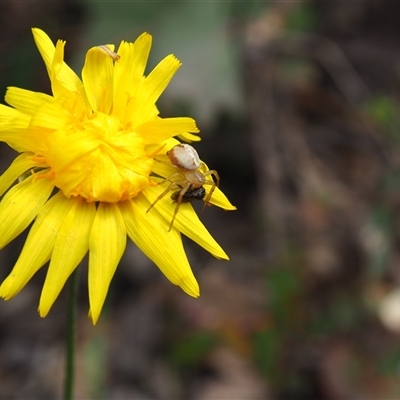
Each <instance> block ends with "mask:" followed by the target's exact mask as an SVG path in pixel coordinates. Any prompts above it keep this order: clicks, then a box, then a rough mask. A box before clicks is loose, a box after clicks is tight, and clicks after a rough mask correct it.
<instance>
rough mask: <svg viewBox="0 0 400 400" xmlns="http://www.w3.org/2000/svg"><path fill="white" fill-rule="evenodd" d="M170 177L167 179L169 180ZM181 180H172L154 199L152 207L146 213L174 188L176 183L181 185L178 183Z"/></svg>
mask: <svg viewBox="0 0 400 400" xmlns="http://www.w3.org/2000/svg"><path fill="white" fill-rule="evenodd" d="M167 180H168V179H166V181H167ZM178 182H179V181H177V182H171V183H170V184H169V185H168V187H167V188H166V189H165V190H164V191H163V192H162V193H161V194H160V195H159V196H158V197H157V198H156V199H155V200H154V201H153V203H152V204H151V205H150V207H149V208H148V209H147V211H146V213H148V212H149V211H150V210H151V209H152V208H153V207H154V206H155V205H156V204H157V203H158V202H159V201H160V200H161V199H162V198H163V197H164V196H165V195H166V194H167V193H168V192H170V191H171V190H173V187H174V185H176V186H177V187H179V184H178Z"/></svg>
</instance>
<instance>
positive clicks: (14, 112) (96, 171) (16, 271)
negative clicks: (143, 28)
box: [0, 28, 235, 323]
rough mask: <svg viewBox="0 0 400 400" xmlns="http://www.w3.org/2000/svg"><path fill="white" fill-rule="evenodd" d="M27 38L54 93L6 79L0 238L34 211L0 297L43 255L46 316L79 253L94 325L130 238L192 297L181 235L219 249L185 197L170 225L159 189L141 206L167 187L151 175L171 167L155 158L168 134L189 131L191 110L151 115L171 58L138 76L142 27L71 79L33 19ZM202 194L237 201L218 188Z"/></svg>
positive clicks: (167, 143) (145, 37) (169, 209)
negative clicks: (6, 152)
mask: <svg viewBox="0 0 400 400" xmlns="http://www.w3.org/2000/svg"><path fill="white" fill-rule="evenodd" d="M33 36H34V39H35V42H36V45H37V47H38V49H39V52H40V54H41V55H42V57H43V60H44V62H45V64H46V68H47V71H48V74H49V77H50V81H51V88H52V92H53V95H52V96H50V95H47V94H43V93H37V92H32V91H29V90H25V89H20V88H16V87H10V88H8V90H7V93H6V96H5V100H6V102H7V103H8V104H9V105H10V106H5V105H2V104H0V140H1V141H4V142H6V143H7V144H8V145H9V146H11V147H12V148H13V149H14V150H16V151H17V152H18V153H20V154H19V155H18V157H17V158H16V159H15V160H14V161H13V163H12V164H11V165H10V167H9V168H8V169H7V170H6V171H5V172H4V173H3V175H1V177H0V195H3V194H4V196H3V199H2V201H1V203H0V232H1V235H0V248H2V247H4V246H5V245H7V244H8V243H9V242H11V241H12V240H13V239H14V238H15V237H16V236H18V235H19V234H20V233H21V232H22V231H23V230H25V229H26V228H27V227H28V225H29V224H30V223H31V222H32V221H34V222H33V224H32V227H31V228H30V231H29V234H28V237H27V239H26V242H25V245H24V247H23V249H22V251H21V254H20V256H19V258H18V260H17V262H16V264H15V266H14V268H13V269H12V271H11V273H10V274H9V276H8V277H7V278H6V279H5V280H4V282H3V283H2V285H1V286H0V296H1V297H3V298H4V299H6V300H7V299H10V298H11V297H13V296H15V295H16V294H17V293H18V292H19V291H20V290H21V289H22V288H23V287H24V286H25V285H26V283H27V282H28V281H29V280H30V279H31V277H32V276H33V275H34V274H35V273H36V272H37V271H38V270H39V269H40V268H41V267H42V266H43V265H44V264H45V263H46V262H48V261H49V267H48V271H47V275H46V279H45V282H44V286H43V289H42V293H41V297H40V301H39V314H40V315H41V316H42V317H44V316H46V315H47V313H48V312H49V310H50V308H51V306H52V305H53V303H54V301H55V300H56V298H57V296H58V295H59V293H60V291H61V289H62V288H63V286H64V284H65V282H66V280H67V279H68V277H69V276H70V275H71V273H72V272H73V271H74V269H75V268H76V267H77V266H78V264H79V263H80V261H81V260H82V258H83V257H84V256H85V254H86V253H87V252H89V269H88V271H89V272H88V286H89V287H88V289H89V304H90V316H91V318H92V320H93V323H96V322H97V320H98V318H99V315H100V312H101V309H102V306H103V303H104V300H105V298H106V295H107V291H108V288H109V285H110V281H111V279H112V277H113V275H114V272H115V270H116V267H117V265H118V263H119V261H120V259H121V257H122V254H123V253H124V250H125V246H126V236H128V237H129V238H130V239H131V240H132V241H133V242H134V243H135V244H136V245H137V246H138V247H139V248H140V249H141V250H142V251H143V252H144V253H145V254H146V255H147V256H148V257H149V258H150V259H151V260H152V261H153V262H154V263H155V264H156V265H157V266H158V267H159V268H160V270H161V271H162V272H163V273H164V274H165V276H166V277H167V278H168V279H169V280H170V281H171V282H172V283H174V284H175V285H179V286H180V287H181V288H182V289H183V290H184V291H185V292H186V293H188V294H189V295H191V296H193V297H197V296H198V295H199V287H198V284H197V282H196V279H195V277H194V275H193V273H192V271H191V269H190V265H189V262H188V260H187V257H186V253H185V250H184V248H183V245H182V240H181V233H183V234H184V235H185V236H187V237H189V238H191V239H192V240H194V241H195V242H197V243H198V244H199V245H200V246H202V247H204V248H205V249H206V250H207V251H209V252H210V253H211V254H212V255H214V256H215V257H217V258H221V259H228V257H227V255H226V254H225V252H224V251H223V250H222V249H221V247H220V246H219V245H218V244H217V243H216V241H215V240H214V239H213V238H212V237H211V235H210V234H209V233H208V231H207V229H206V228H205V227H204V226H203V224H202V223H201V222H200V220H199V219H198V217H197V215H196V213H195V212H194V210H193V209H192V207H191V205H190V204H188V203H185V204H182V206H181V208H180V210H179V213H178V215H177V216H176V220H175V222H174V225H173V228H172V229H171V231H168V227H169V224H170V221H171V216H172V215H173V212H174V209H175V204H174V203H173V201H172V200H171V198H170V197H169V196H165V197H164V198H163V199H161V200H160V201H158V202H157V204H156V205H155V206H154V208H153V209H152V210H151V212H148V213H147V212H146V211H147V210H148V209H149V207H150V205H151V204H152V203H153V202H154V201H155V199H157V197H158V196H159V195H160V193H162V192H163V191H164V190H165V187H166V186H165V185H164V184H161V185H157V176H158V177H168V176H169V175H171V174H172V173H173V172H174V169H173V166H172V165H171V166H169V165H166V164H163V163H159V162H155V161H154V157H156V156H157V157H160V158H161V159H162V158H163V157H165V153H166V151H168V150H169V149H170V148H172V147H173V146H175V145H176V144H177V143H178V141H177V140H176V139H174V138H173V137H174V136H179V137H181V138H183V139H186V140H196V139H197V136H196V135H193V133H197V132H198V129H197V127H196V124H195V121H194V120H193V119H191V118H160V117H159V115H158V114H159V113H158V110H157V107H156V105H155V103H156V101H157V100H158V98H159V97H160V95H161V93H162V92H163V91H164V89H165V88H166V86H167V85H168V83H169V81H170V80H171V78H172V77H173V75H174V74H175V72H176V71H177V69H178V68H179V66H180V62H179V60H177V59H176V58H175V57H174V56H173V55H169V56H167V57H165V58H164V59H163V60H162V61H161V62H160V63H159V64H158V65H157V66H156V67H155V68H154V69H153V71H151V72H150V73H149V74H148V75H147V76H145V75H144V70H145V67H146V63H147V58H148V54H149V51H150V47H151V36H150V35H149V34H147V33H144V34H142V35H141V36H140V37H139V38H138V39H137V40H136V41H135V42H134V43H128V42H122V43H121V45H120V46H119V48H118V51H117V52H116V53H114V46H112V45H107V46H97V47H92V48H91V49H89V51H88V52H87V54H86V60H85V65H84V67H83V70H82V80H81V79H80V78H79V77H78V76H77V75H76V74H75V73H74V72H73V71H72V69H71V68H70V67H69V66H68V65H67V64H66V63H65V62H64V61H63V58H64V46H65V42H64V41H61V40H59V41H58V42H57V44H56V46H54V44H53V43H52V41H51V40H50V38H49V37H48V36H47V35H46V34H45V33H44V32H43V31H42V30H40V29H36V28H35V29H33ZM14 183H16V184H15V185H13V184H14ZM208 190H209V189H208ZM210 203H212V204H214V205H217V206H219V207H222V208H224V209H227V210H232V209H235V207H233V206H232V205H231V204H230V202H229V201H228V200H227V198H226V197H225V196H224V194H223V193H222V192H221V191H220V190H219V189H218V188H217V189H216V190H215V192H214V193H213V195H212V198H211V201H210Z"/></svg>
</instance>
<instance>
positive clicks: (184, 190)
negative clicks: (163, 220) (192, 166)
mask: <svg viewBox="0 0 400 400" xmlns="http://www.w3.org/2000/svg"><path fill="white" fill-rule="evenodd" d="M191 186H192V184H191V183H190V182H189V183H188V184H187V185H186V186H185V187H183V188H182V190H181V191H180V192H179V196H178V199H177V200H176V207H175V211H174V215H173V216H172V220H171V223H170V225H169V229H168V232H170V231H171V229H172V225H173V224H174V221H175V217H176V214H178V211H179V207H180V206H181V204H182V199H183V196H184V194H185V193H186V192H187V191H188V190H189V189H190V187H191Z"/></svg>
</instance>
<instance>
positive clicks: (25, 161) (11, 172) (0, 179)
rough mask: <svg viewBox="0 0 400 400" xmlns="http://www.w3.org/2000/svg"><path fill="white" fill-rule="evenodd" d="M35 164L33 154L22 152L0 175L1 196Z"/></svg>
mask: <svg viewBox="0 0 400 400" xmlns="http://www.w3.org/2000/svg"><path fill="white" fill-rule="evenodd" d="M34 166H35V163H34V162H33V161H32V154H26V153H23V154H20V155H19V156H18V157H17V158H16V159H15V160H14V161H13V162H12V163H11V165H10V166H9V167H8V168H7V170H6V171H5V172H4V173H3V175H1V176H0V196H2V195H3V194H4V192H5V191H6V190H7V189H8V188H9V187H10V186H11V185H12V184H13V183H14V182H15V181H16V180H17V179H18V178H19V177H20V176H21V175H22V174H23V173H24V172H26V171H27V170H28V169H30V168H32V167H34Z"/></svg>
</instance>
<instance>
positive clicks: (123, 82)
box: [113, 33, 151, 120]
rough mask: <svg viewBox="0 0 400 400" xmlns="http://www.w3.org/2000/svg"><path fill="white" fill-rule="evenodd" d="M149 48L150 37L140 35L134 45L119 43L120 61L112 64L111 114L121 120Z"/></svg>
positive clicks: (137, 83)
mask: <svg viewBox="0 0 400 400" xmlns="http://www.w3.org/2000/svg"><path fill="white" fill-rule="evenodd" d="M150 48H151V35H149V34H148V33H143V34H141V35H140V36H139V37H138V38H137V39H136V41H135V43H128V42H124V41H123V42H121V45H120V46H119V49H118V54H119V55H120V56H121V58H120V60H119V61H118V62H117V63H115V64H114V107H113V113H114V114H115V115H118V116H119V117H120V119H121V120H122V119H123V117H124V115H125V109H126V105H127V103H128V99H129V98H130V97H135V94H136V91H137V89H138V88H139V86H140V83H141V82H142V81H143V80H144V77H143V74H144V70H145V68H146V64H147V59H148V57H149V53H150Z"/></svg>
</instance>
